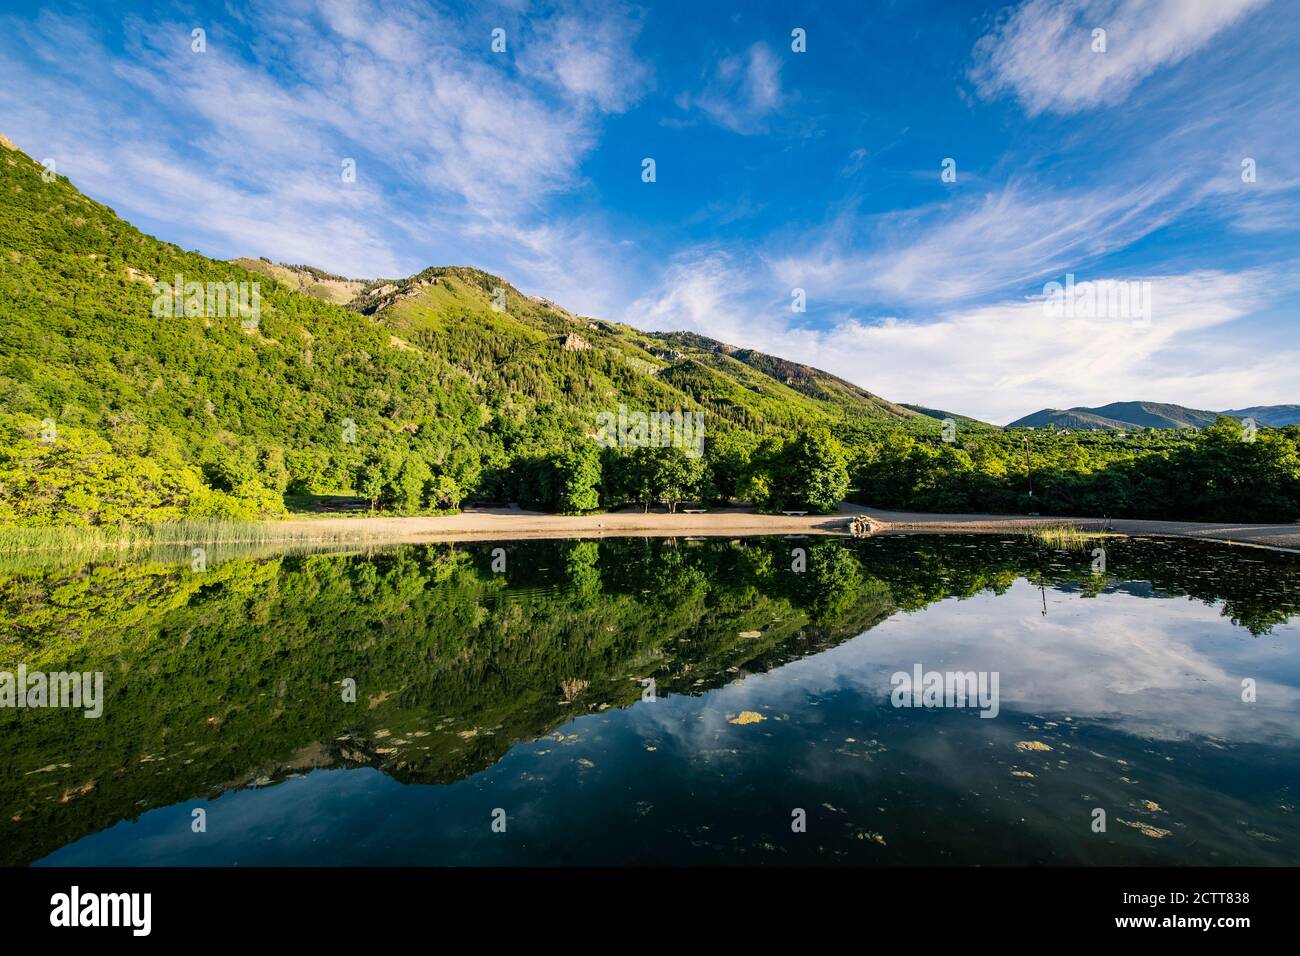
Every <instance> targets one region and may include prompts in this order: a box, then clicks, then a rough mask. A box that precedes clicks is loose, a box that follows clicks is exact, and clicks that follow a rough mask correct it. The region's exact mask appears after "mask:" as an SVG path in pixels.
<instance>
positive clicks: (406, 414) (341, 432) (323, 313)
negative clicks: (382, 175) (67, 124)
mask: <svg viewBox="0 0 1300 956" xmlns="http://www.w3.org/2000/svg"><path fill="white" fill-rule="evenodd" d="M44 172H45V171H44V169H43V168H42V167H41V166H40V165H39V164H37V163H36V162H34V161H33V160H32V159H31V158H30V157H28V156H26V155H25V154H23V153H22V152H20V151H19V150H17V149H14V148H10V147H8V146H6V147H4V148H3V149H0V236H2V238H0V243H2V246H0V396H2V397H0V441H2V443H3V445H4V451H3V452H0V523H4V522H9V523H13V522H18V523H37V524H69V523H70V524H98V523H119V522H139V521H158V520H168V519H171V518H176V517H181V516H186V517H194V516H221V517H237V518H250V517H255V516H259V515H268V514H274V513H277V512H279V511H282V510H283V503H282V502H283V495H284V493H285V492H289V493H296V494H302V495H312V494H323V493H350V492H355V493H357V494H360V495H363V496H364V497H367V498H370V499H371V500H372V501H373V503H374V504H375V505H377V506H388V507H395V508H401V509H403V510H427V509H431V508H447V507H454V506H456V505H458V504H459V503H460V502H461V501H462V500H464V499H465V498H466V497H469V496H478V497H483V498H507V497H508V498H512V499H518V500H523V501H526V502H528V503H532V504H536V505H540V506H552V507H555V506H560V505H561V504H566V502H562V501H561V500H560V498H561V495H562V492H563V489H562V487H561V484H562V481H561V480H560V476H558V475H557V473H556V469H555V461H556V460H557V456H559V455H562V454H564V453H565V452H576V453H577V454H579V455H580V456H581V458H582V461H581V462H578V464H579V465H585V466H586V467H587V469H588V471H590V470H591V468H593V467H594V468H596V469H597V470H598V471H599V469H600V465H599V464H598V463H597V464H593V460H594V455H595V451H596V446H595V445H594V443H593V442H592V441H591V440H590V439H591V437H592V435H593V433H594V431H595V425H594V419H595V415H596V414H598V413H599V412H601V411H617V409H618V407H619V405H620V404H623V405H626V406H628V407H629V408H632V409H640V410H645V411H663V412H672V411H680V412H692V411H698V412H703V413H705V414H706V415H707V416H708V418H707V421H708V425H707V428H708V431H709V432H710V433H711V434H713V435H717V436H718V437H719V438H721V437H723V436H724V435H726V434H728V433H734V434H738V435H740V436H741V437H742V440H743V441H745V442H748V444H749V445H752V444H753V443H754V442H755V441H756V440H757V438H758V436H762V435H781V434H785V433H787V432H792V431H793V430H794V429H795V428H796V427H809V426H817V425H829V424H831V423H834V422H837V421H841V420H844V419H846V418H850V417H857V416H863V417H878V416H892V415H908V414H909V413H908V412H907V411H906V410H901V409H897V408H896V407H893V406H890V405H889V404H888V403H885V402H881V401H879V400H877V399H875V398H874V396H870V395H868V394H867V393H865V392H861V393H860V394H859V393H857V392H854V391H853V387H851V386H847V383H840V384H841V385H842V386H845V388H844V389H843V394H834V395H828V396H825V397H820V396H819V395H818V394H816V391H815V390H814V393H813V394H809V393H808V389H807V388H806V387H805V388H804V389H803V390H797V389H796V388H795V387H792V386H791V385H789V384H786V383H785V382H782V381H778V380H776V379H774V378H772V377H770V376H768V375H766V374H764V373H762V372H759V371H757V370H755V369H754V368H752V367H751V366H750V365H746V364H744V363H743V362H740V361H737V360H734V359H731V358H730V357H728V356H726V355H724V354H723V353H721V352H719V351H717V350H716V349H714V348H712V347H708V346H703V345H691V346H689V347H686V346H684V345H672V344H670V343H669V342H668V341H666V340H665V339H662V338H658V337H655V336H651V335H647V334H645V333H641V332H637V331H635V330H633V329H631V328H628V327H626V326H621V325H616V324H614V323H609V322H600V321H595V320H587V319H579V318H578V317H576V316H573V315H571V314H569V313H568V312H565V311H564V310H563V309H560V308H559V307H558V306H554V305H552V304H550V303H545V302H541V301H538V300H534V299H532V298H529V297H527V296H524V295H522V294H521V293H519V292H518V290H516V289H514V288H513V287H512V286H510V285H509V284H508V283H505V282H504V281H503V280H501V279H498V278H496V277H493V276H489V275H487V274H486V273H482V272H479V271H477V270H473V269H462V268H434V269H429V270H426V271H425V272H423V273H420V274H419V275H416V276H412V277H410V278H408V279H403V280H393V281H373V282H364V283H363V282H354V281H350V280H346V279H343V278H342V277H338V276H331V275H329V274H328V273H323V272H320V271H319V270H313V269H311V268H310V267H305V266H295V267H283V266H273V265H271V264H269V263H265V262H261V261H258V260H252V261H249V260H241V261H238V262H233V263H229V262H220V261H215V260H212V259H208V258H206V257H204V256H202V255H200V254H198V253H195V252H186V251H185V250H182V249H180V248H178V247H177V246H174V245H172V244H170V243H166V242H161V241H159V240H156V239H154V238H152V237H150V236H147V235H144V234H143V233H141V232H140V231H139V230H137V229H135V228H134V227H132V226H131V225H129V224H128V223H126V222H124V221H123V220H121V219H120V218H118V217H117V216H116V215H115V214H114V212H113V211H112V210H111V209H109V208H107V207H105V206H103V205H101V204H99V203H97V202H94V201H93V200H90V199H88V198H87V197H85V196H83V195H82V194H81V193H79V192H78V191H77V190H76V189H75V188H74V187H73V186H72V184H71V183H69V182H68V181H67V180H66V179H65V178H63V177H57V178H56V177H52V176H43V175H42V174H43V173H44ZM47 180H48V181H47ZM250 266H251V267H252V269H255V270H256V271H250V268H249V267H250ZM156 281H162V282H167V283H169V284H182V285H183V284H186V283H199V284H200V287H201V288H202V289H203V290H210V288H211V287H210V286H209V285H208V284H209V283H249V284H251V283H253V282H256V283H258V288H259V289H260V315H259V316H258V317H257V319H256V321H255V322H254V321H251V320H249V319H248V317H247V316H244V315H241V314H214V310H213V309H212V307H211V306H212V303H211V301H208V300H204V299H199V300H197V301H196V308H194V309H193V310H191V309H182V310H181V312H182V314H177V315H161V316H160V315H158V314H156V313H157V312H158V303H157V301H156V300H157V296H156V294H155V288H154V283H155V282H156ZM498 289H500V290H503V291H502V293H498V292H497V290H498ZM498 297H499V298H498ZM327 300H332V301H327ZM341 302H348V303H350V306H349V307H347V308H344V307H341V306H340V305H339V304H337V303H341ZM497 305H501V306H503V308H501V309H497V308H494V306H497ZM191 311H192V312H194V313H196V314H185V313H187V312H191ZM215 311H216V312H220V311H221V310H219V309H218V310H215ZM797 368H800V369H802V367H797ZM804 372H806V373H815V375H816V376H820V377H822V378H824V379H825V380H827V381H831V380H833V377H831V376H827V375H824V373H816V372H815V370H804ZM796 378H798V381H797V382H796V384H800V385H805V386H806V382H805V381H804V379H806V378H807V375H804V376H802V377H796ZM834 381H838V380H834ZM859 392H860V390H859ZM678 451H680V449H670V450H666V451H665V453H664V454H663V455H659V456H649V455H644V454H643V455H642V456H641V458H642V459H648V458H650V457H658V458H664V459H673V460H672V461H671V462H658V461H648V460H643V461H642V462H641V464H642V465H643V466H644V467H643V468H642V471H643V472H647V471H648V472H650V473H647V474H641V475H639V476H637V477H635V478H632V477H629V482H634V481H640V483H641V485H642V488H641V490H640V491H639V492H638V491H636V490H635V489H631V490H628V491H627V492H626V493H625V494H623V495H622V497H624V498H627V499H637V496H638V495H640V496H641V497H646V496H648V495H650V494H651V493H654V492H656V491H659V490H662V488H661V486H662V485H663V484H664V482H665V481H670V480H675V479H673V478H672V475H671V474H670V475H668V476H665V475H663V474H657V472H662V471H664V470H665V467H664V466H666V465H671V467H668V468H667V470H668V471H670V472H674V473H675V472H677V471H683V470H684V478H685V479H691V478H692V476H697V474H698V472H699V468H698V467H697V466H696V464H697V463H696V462H695V461H693V460H688V461H686V462H683V461H681V460H680V459H681V458H682V457H683V456H682V455H680V454H674V453H675V452H678ZM629 457H630V456H629ZM647 482H649V483H650V485H653V486H654V487H653V488H651V487H650V485H647ZM625 484H628V482H625ZM678 484H680V482H678ZM606 491H607V492H608V491H609V488H608V483H606ZM593 493H594V492H593V489H592V487H591V483H588V486H587V487H586V489H585V491H581V492H575V494H574V495H571V496H570V500H567V507H569V508H571V509H576V510H584V509H586V508H589V507H595V506H596V504H597V502H596V499H595V498H593V497H592V496H593ZM637 500H639V499H637Z"/></svg>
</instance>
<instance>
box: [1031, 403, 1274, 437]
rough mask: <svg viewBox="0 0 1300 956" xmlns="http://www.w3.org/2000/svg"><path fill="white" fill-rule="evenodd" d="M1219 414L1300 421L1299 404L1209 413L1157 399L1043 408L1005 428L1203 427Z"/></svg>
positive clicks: (1270, 421) (1264, 420) (1268, 420)
mask: <svg viewBox="0 0 1300 956" xmlns="http://www.w3.org/2000/svg"><path fill="white" fill-rule="evenodd" d="M1220 415H1230V416H1232V417H1234V418H1254V419H1255V421H1256V422H1257V423H1258V424H1261V425H1272V426H1276V427H1281V426H1283V425H1297V424H1300V405H1261V406H1256V407H1254V408H1246V409H1238V410H1235V411H1226V412H1209V411H1202V410H1199V409H1195V408H1186V407H1185V406H1182V405H1167V404H1162V403H1160V402H1112V403H1111V404H1109V405H1101V406H1098V407H1096V408H1087V407H1083V406H1080V407H1077V408H1069V409H1065V410H1062V409H1058V408H1044V409H1042V410H1041V411H1037V412H1034V413H1033V414H1032V415H1026V416H1025V417H1024V418H1018V419H1016V420H1015V421H1014V422H1012V423H1011V424H1010V425H1008V426H1007V428H1025V427H1029V428H1046V427H1048V426H1053V425H1054V426H1055V427H1057V428H1075V429H1121V430H1123V429H1135V428H1204V427H1205V426H1206V425H1213V424H1214V422H1215V420H1216V419H1217V418H1218V417H1219V416H1220Z"/></svg>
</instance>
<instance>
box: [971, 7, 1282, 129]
mask: <svg viewBox="0 0 1300 956" xmlns="http://www.w3.org/2000/svg"><path fill="white" fill-rule="evenodd" d="M1267 2H1268V0H1083V2H1065V0H1028V2H1026V3H1022V4H1021V5H1020V6H1018V7H1016V8H1015V9H1013V10H1010V11H1008V12H1007V13H1006V14H1005V15H1004V16H1003V17H1002V18H1001V19H1000V20H999V22H998V23H997V24H996V25H995V26H994V27H993V29H992V30H990V32H989V33H987V34H986V35H984V36H983V37H981V38H980V40H979V42H978V43H977V44H976V46H975V63H974V65H973V66H972V68H971V71H970V78H971V80H972V81H973V82H974V83H975V86H976V89H977V90H978V91H979V92H980V93H981V95H983V96H985V97H993V96H997V95H999V94H1002V93H1011V94H1013V95H1015V96H1016V97H1017V99H1019V100H1020V102H1021V103H1022V104H1023V105H1024V108H1025V110H1026V111H1027V112H1029V114H1030V115H1036V114H1038V113H1043V112H1046V111H1051V112H1055V113H1062V114H1068V113H1077V112H1080V111H1082V110H1087V109H1092V108H1093V107H1097V106H1104V105H1114V104H1115V103H1118V102H1120V101H1121V100H1123V99H1124V98H1125V97H1126V96H1127V95H1128V93H1129V92H1130V91H1131V90H1132V89H1133V88H1134V87H1135V86H1136V85H1137V84H1138V83H1140V82H1141V81H1142V80H1144V79H1146V78H1147V77H1148V76H1150V75H1151V74H1153V73H1155V72H1156V71H1157V70H1159V69H1160V68H1162V67H1166V66H1171V65H1173V64H1175V63H1178V62H1180V61H1181V60H1183V59H1184V58H1186V57H1187V56H1189V55H1190V54H1192V53H1194V52H1196V51H1197V50H1199V49H1200V48H1201V47H1203V46H1205V45H1206V44H1208V43H1210V42H1212V41H1213V39H1214V37H1215V35H1216V34H1218V33H1220V32H1221V31H1223V30H1225V29H1227V28H1229V27H1230V26H1232V25H1233V24H1234V23H1236V22H1237V21H1238V20H1240V19H1241V18H1242V17H1243V16H1245V15H1246V14H1248V13H1249V12H1251V11H1252V10H1255V9H1258V8H1260V7H1262V6H1263V5H1264V4H1265V3H1267ZM1098 29H1100V30H1104V31H1105V49H1104V51H1102V50H1099V49H1094V38H1093V31H1094V30H1098Z"/></svg>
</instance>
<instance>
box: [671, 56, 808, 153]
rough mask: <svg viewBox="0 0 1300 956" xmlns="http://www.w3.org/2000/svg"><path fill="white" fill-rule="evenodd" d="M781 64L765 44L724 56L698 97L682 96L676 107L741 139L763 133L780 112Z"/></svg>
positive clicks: (782, 99)
mask: <svg viewBox="0 0 1300 956" xmlns="http://www.w3.org/2000/svg"><path fill="white" fill-rule="evenodd" d="M781 65H782V64H781V60H780V59H779V58H778V57H777V55H776V54H775V53H773V52H772V49H771V48H770V47H769V46H768V45H767V44H765V43H755V44H753V45H752V46H750V47H749V49H747V50H745V51H744V52H743V53H735V54H731V55H728V56H724V57H723V58H722V59H721V60H719V61H718V64H717V67H716V68H715V69H714V71H713V73H712V75H711V76H710V77H709V79H708V82H706V84H705V86H704V88H703V89H702V90H701V91H700V92H698V93H682V94H681V95H680V96H678V98H677V105H678V106H679V107H681V108H682V109H684V110H698V111H700V112H701V113H703V114H704V115H705V116H707V117H708V118H709V120H711V121H712V122H714V123H716V124H718V125H719V126H722V127H723V128H725V129H729V130H731V131H732V132H733V133H740V134H742V135H754V134H758V133H763V132H766V130H767V121H768V117H769V116H770V115H771V114H772V113H773V112H775V111H776V110H777V109H779V108H780V106H781V104H782V102H783V101H784V99H785V96H784V94H783V92H782V89H781Z"/></svg>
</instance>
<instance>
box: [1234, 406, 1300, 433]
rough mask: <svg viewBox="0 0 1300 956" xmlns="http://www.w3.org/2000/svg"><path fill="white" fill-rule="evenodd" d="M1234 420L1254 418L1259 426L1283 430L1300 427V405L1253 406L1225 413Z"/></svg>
mask: <svg viewBox="0 0 1300 956" xmlns="http://www.w3.org/2000/svg"><path fill="white" fill-rule="evenodd" d="M1223 414H1225V415H1231V416H1232V417H1233V418H1253V419H1254V420H1255V424H1257V425H1268V426H1270V427H1272V428H1282V427H1284V426H1286V425H1300V405H1253V406H1251V407H1250V408H1237V409H1233V410H1232V411H1228V412H1224V413H1223Z"/></svg>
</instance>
